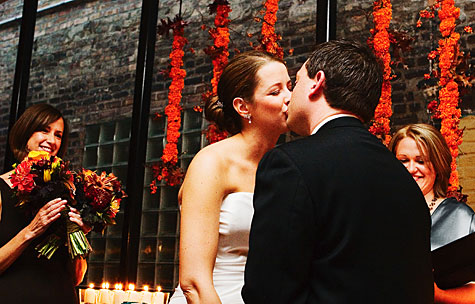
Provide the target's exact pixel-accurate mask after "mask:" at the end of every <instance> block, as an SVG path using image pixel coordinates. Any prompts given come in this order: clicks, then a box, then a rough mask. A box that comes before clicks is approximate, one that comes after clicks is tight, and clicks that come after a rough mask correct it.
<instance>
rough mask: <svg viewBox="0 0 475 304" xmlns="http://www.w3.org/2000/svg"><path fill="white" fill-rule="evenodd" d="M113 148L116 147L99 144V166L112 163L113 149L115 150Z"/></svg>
mask: <svg viewBox="0 0 475 304" xmlns="http://www.w3.org/2000/svg"><path fill="white" fill-rule="evenodd" d="M113 148H114V145H104V146H99V153H98V157H97V165H98V166H104V165H111V164H112V158H113V151H114V150H113Z"/></svg>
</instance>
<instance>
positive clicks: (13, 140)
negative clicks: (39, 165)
mask: <svg viewBox="0 0 475 304" xmlns="http://www.w3.org/2000/svg"><path fill="white" fill-rule="evenodd" d="M67 139H68V124H67V122H66V120H65V119H64V118H63V116H62V114H61V112H59V111H58V110H57V109H55V108H54V107H52V106H50V105H48V104H36V105H33V106H31V107H29V108H28V109H27V110H26V111H25V112H24V113H23V114H22V116H21V117H20V118H19V119H18V121H17V122H16V123H15V124H14V126H13V128H12V130H11V132H10V147H11V149H12V151H13V154H14V156H15V158H16V159H17V160H18V161H22V160H23V159H24V157H25V156H26V155H27V154H28V152H29V151H46V152H48V153H49V154H50V155H51V156H59V157H62V156H63V155H64V152H65V151H66V145H67ZM12 173H13V171H10V172H7V173H5V174H3V175H1V176H0V177H1V178H0V192H1V196H0V215H1V217H0V294H1V295H2V302H12V303H34V302H38V303H47V302H48V303H77V302H78V299H77V294H76V291H75V288H74V287H75V286H76V285H77V284H79V283H80V282H81V281H82V279H83V277H84V273H85V272H86V268H87V264H86V261H85V260H84V259H81V258H76V259H74V260H71V259H70V258H69V256H68V252H67V249H66V247H65V246H61V247H60V248H59V249H58V252H57V254H55V257H54V258H52V259H46V258H38V257H37V255H38V254H37V252H36V250H35V246H36V245H37V244H39V243H40V242H41V241H42V240H43V239H44V238H45V235H47V233H46V234H45V232H46V231H47V229H48V228H50V227H51V225H53V223H54V222H56V220H57V219H58V218H59V217H60V216H61V211H63V210H64V209H65V205H66V203H67V201H66V200H64V199H62V198H56V199H53V200H51V201H50V202H46V203H45V205H44V206H43V207H42V208H40V209H39V210H38V211H37V212H36V214H26V213H25V212H24V210H23V209H20V208H17V207H16V206H17V204H18V199H17V198H15V197H14V195H13V194H14V192H13V190H12V182H11V176H12ZM68 215H69V219H70V220H71V221H72V222H75V223H77V224H78V225H79V226H80V227H84V224H83V222H82V219H81V218H80V216H79V214H78V213H77V211H73V209H71V212H69V214H68ZM23 286H28V287H29V289H30V290H31V292H29V293H25V292H23ZM53 294H54V295H55V296H54V297H51V295H53Z"/></svg>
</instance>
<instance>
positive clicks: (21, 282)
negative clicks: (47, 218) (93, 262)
mask: <svg viewBox="0 0 475 304" xmlns="http://www.w3.org/2000/svg"><path fill="white" fill-rule="evenodd" d="M0 191H1V195H2V214H1V219H0V247H2V246H4V245H5V244H6V243H8V242H9V241H10V240H11V239H12V238H13V237H14V236H15V235H16V234H18V232H20V231H21V230H22V229H23V228H24V227H26V226H27V225H28V224H29V223H30V222H31V220H32V218H28V217H27V216H26V214H25V213H24V211H23V210H22V209H20V208H17V207H15V204H16V202H17V200H16V198H14V197H13V191H12V189H11V188H10V187H9V186H8V185H7V183H6V182H5V181H4V180H3V179H2V178H0ZM43 237H44V235H43ZM41 239H42V238H41V237H39V238H37V239H35V240H33V241H32V242H31V243H30V245H29V246H28V247H27V248H26V249H25V251H23V253H22V254H21V255H20V256H19V257H18V259H17V260H16V261H15V262H13V264H11V265H10V267H8V268H7V269H6V270H5V271H4V272H3V273H2V274H0V302H1V303H18V304H20V303H22V304H26V303H48V304H50V303H58V304H69V303H71V304H76V303H78V298H77V292H76V290H75V288H74V283H73V275H72V263H71V261H70V258H69V256H68V252H67V249H66V247H65V246H61V247H60V248H59V249H58V250H57V251H56V253H55V254H54V255H53V256H52V257H51V259H50V260H48V259H46V258H45V257H40V258H38V254H37V252H36V251H35V246H36V245H37V244H38V243H39V242H40V241H41Z"/></svg>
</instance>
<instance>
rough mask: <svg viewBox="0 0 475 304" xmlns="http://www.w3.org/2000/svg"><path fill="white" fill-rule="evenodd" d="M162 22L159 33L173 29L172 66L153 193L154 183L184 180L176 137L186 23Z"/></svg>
mask: <svg viewBox="0 0 475 304" xmlns="http://www.w3.org/2000/svg"><path fill="white" fill-rule="evenodd" d="M161 22H162V24H161V25H160V26H159V28H158V32H159V34H168V32H169V30H170V29H171V30H172V32H173V45H172V51H171V53H170V59H171V63H170V65H171V68H170V71H169V77H170V78H171V79H172V82H171V84H170V87H169V88H168V105H167V106H166V107H165V115H166V116H167V128H166V131H167V136H166V138H167V140H166V145H165V148H164V149H163V155H162V158H161V161H160V162H159V163H158V164H154V165H153V166H152V171H153V181H152V183H151V184H150V190H151V192H152V193H156V191H157V183H159V182H160V181H162V180H163V181H164V182H165V184H167V185H169V186H177V185H179V184H181V183H182V181H183V176H184V174H183V170H182V169H181V168H180V167H179V166H178V148H177V144H178V139H179V137H180V131H179V130H180V125H181V110H182V108H181V105H180V102H181V93H182V90H183V87H184V86H185V76H186V71H185V70H184V69H182V68H181V67H182V66H183V56H184V54H185V52H184V51H183V48H184V47H185V45H186V44H187V43H188V41H187V39H186V38H185V37H184V29H185V25H186V22H184V21H183V19H182V18H181V17H180V15H178V16H176V17H175V19H174V20H173V21H171V20H170V19H168V21H165V20H162V21H161Z"/></svg>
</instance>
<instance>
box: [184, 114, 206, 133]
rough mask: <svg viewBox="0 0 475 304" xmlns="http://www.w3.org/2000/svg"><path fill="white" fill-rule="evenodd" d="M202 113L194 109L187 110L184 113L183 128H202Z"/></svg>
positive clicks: (186, 129)
mask: <svg viewBox="0 0 475 304" xmlns="http://www.w3.org/2000/svg"><path fill="white" fill-rule="evenodd" d="M201 116H202V113H200V112H196V111H195V110H193V109H188V110H185V115H184V118H185V119H184V122H183V130H184V131H188V130H195V129H198V130H201V122H202V118H201Z"/></svg>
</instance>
